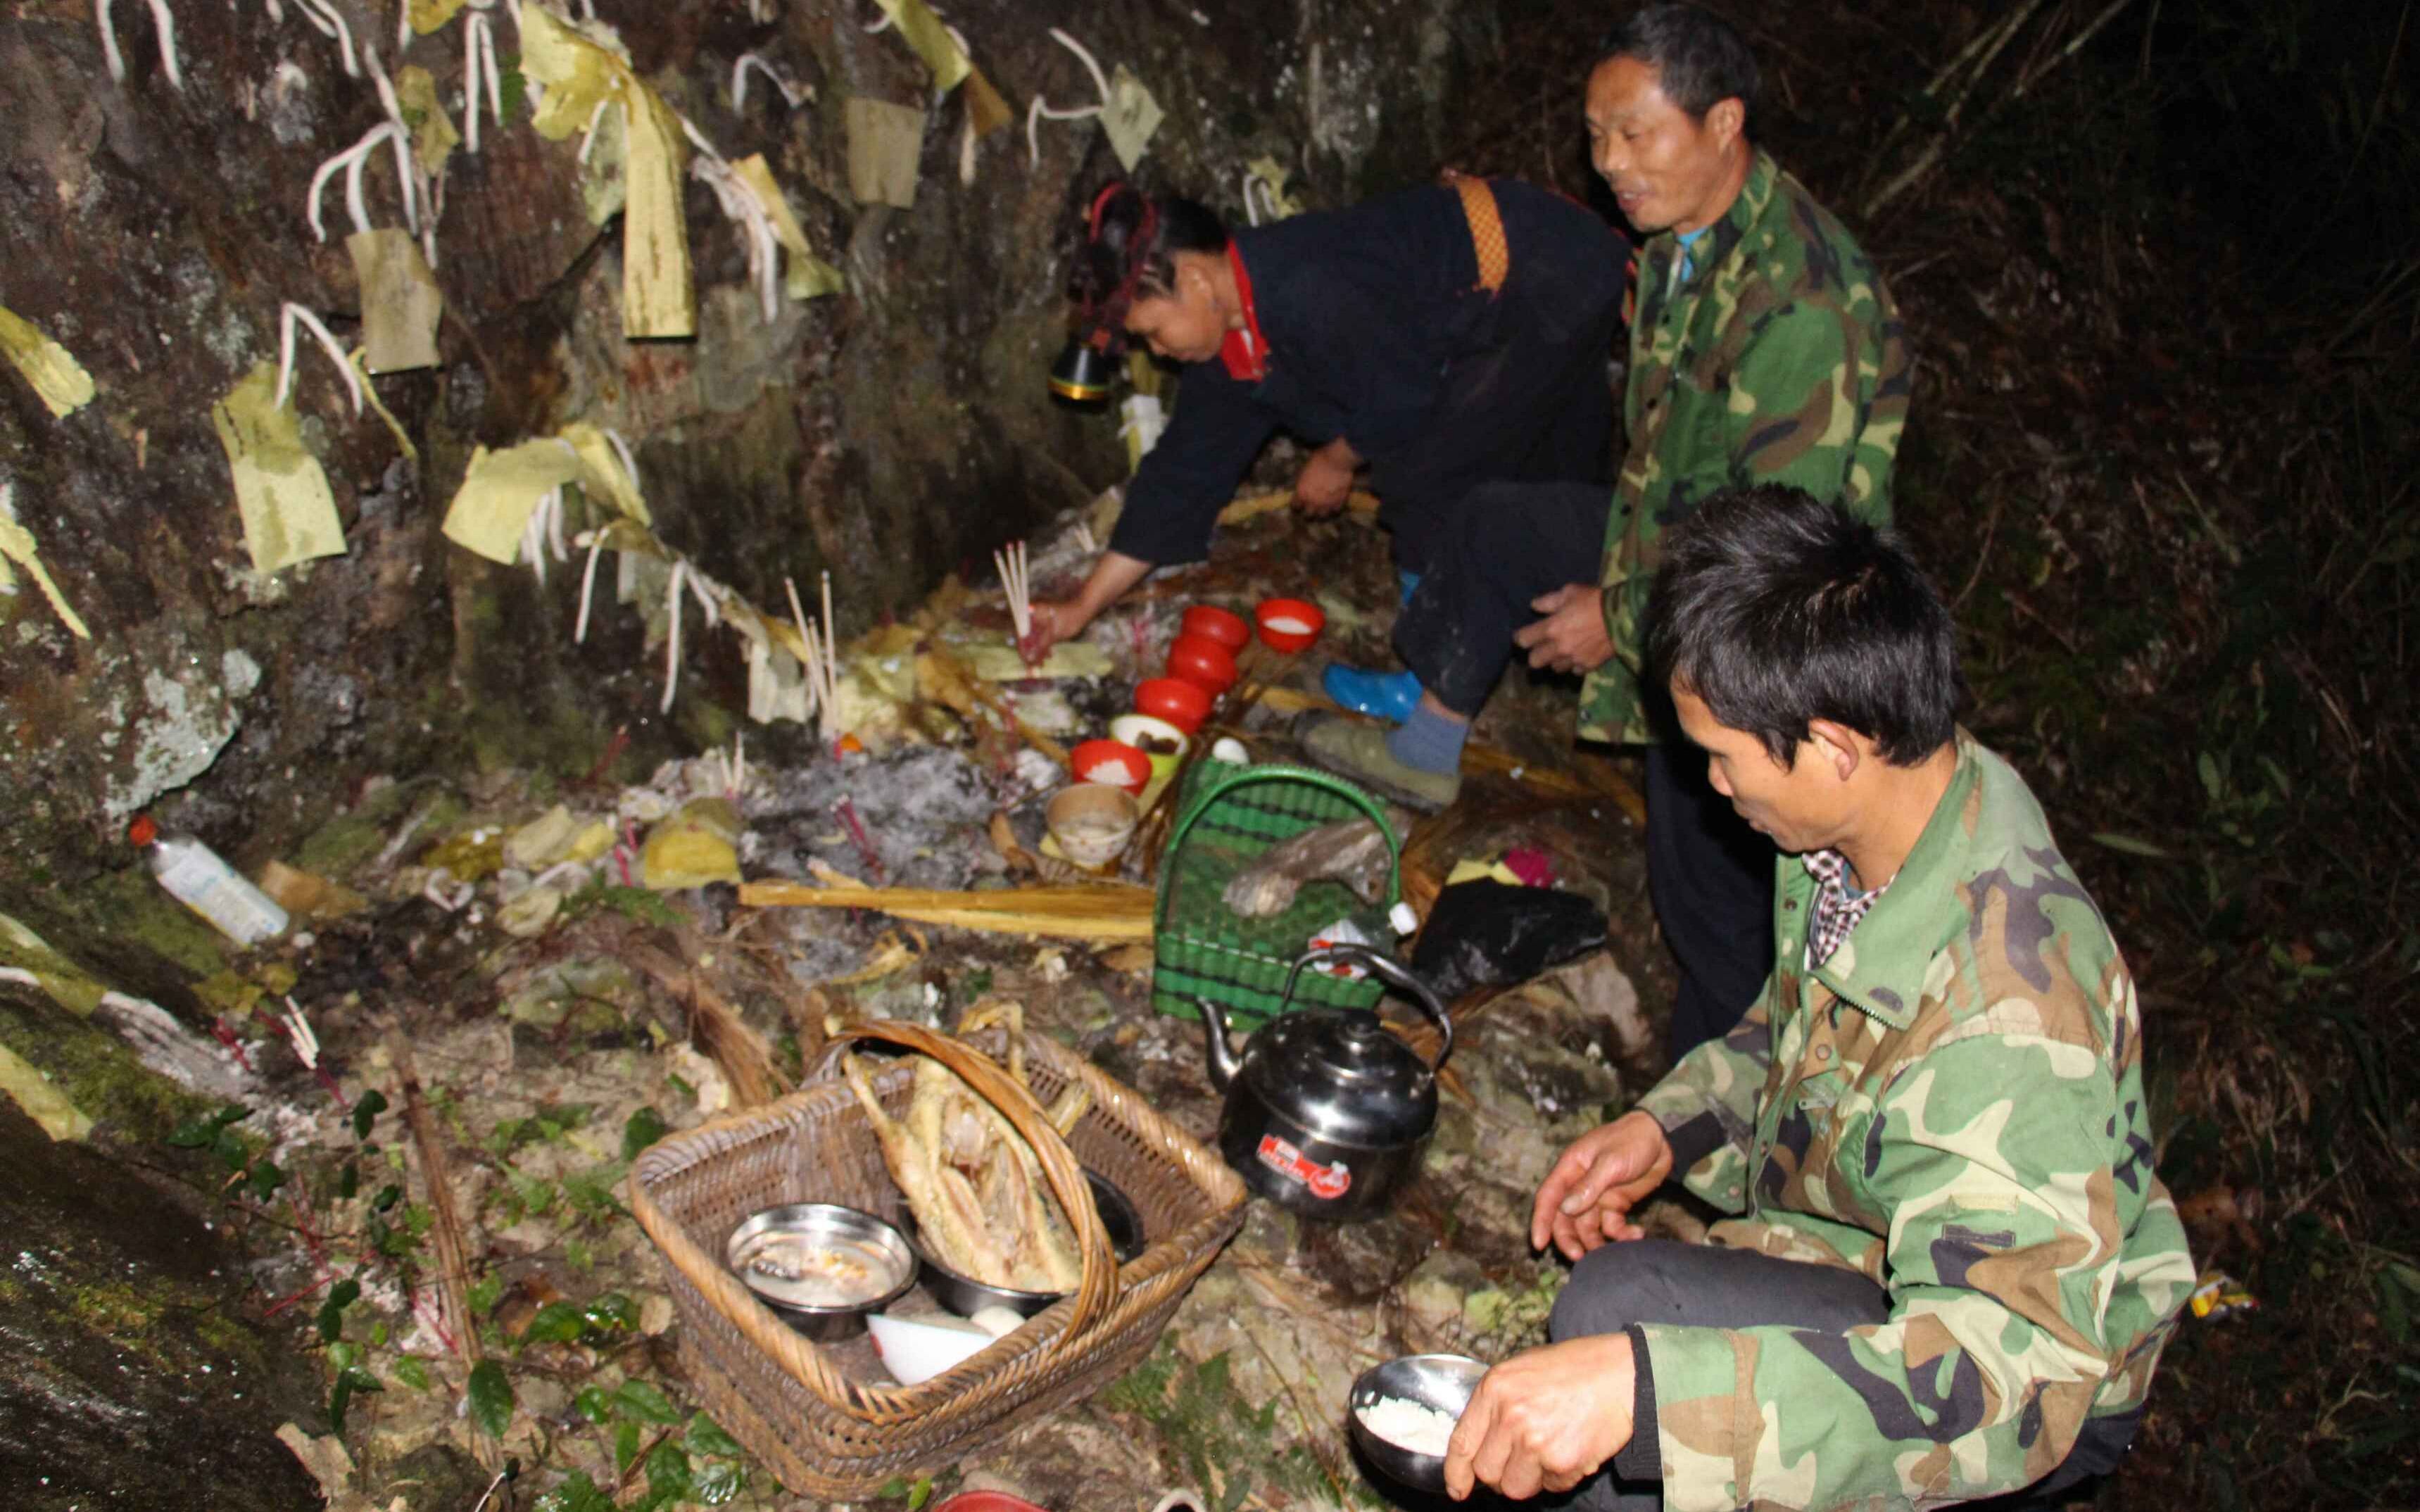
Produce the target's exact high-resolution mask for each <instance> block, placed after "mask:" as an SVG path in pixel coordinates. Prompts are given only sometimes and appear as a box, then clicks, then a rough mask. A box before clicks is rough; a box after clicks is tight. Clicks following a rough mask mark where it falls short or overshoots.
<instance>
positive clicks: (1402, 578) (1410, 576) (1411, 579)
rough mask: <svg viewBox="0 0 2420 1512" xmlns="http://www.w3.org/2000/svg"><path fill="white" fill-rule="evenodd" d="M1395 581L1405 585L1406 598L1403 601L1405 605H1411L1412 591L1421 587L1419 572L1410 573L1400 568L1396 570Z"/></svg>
mask: <svg viewBox="0 0 2420 1512" xmlns="http://www.w3.org/2000/svg"><path fill="white" fill-rule="evenodd" d="M1395 581H1396V582H1397V583H1399V584H1401V585H1403V589H1404V597H1403V599H1402V600H1401V601H1402V602H1404V603H1410V602H1411V601H1412V590H1413V589H1414V588H1417V587H1419V585H1420V575H1419V573H1418V572H1413V571H1408V570H1406V569H1403V568H1400V567H1399V568H1397V569H1395Z"/></svg>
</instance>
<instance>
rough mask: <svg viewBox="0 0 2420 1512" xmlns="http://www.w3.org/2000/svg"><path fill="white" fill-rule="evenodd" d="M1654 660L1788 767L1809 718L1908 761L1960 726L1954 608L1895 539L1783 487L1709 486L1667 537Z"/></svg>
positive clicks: (1651, 669) (1664, 675) (1666, 677)
mask: <svg viewBox="0 0 2420 1512" xmlns="http://www.w3.org/2000/svg"><path fill="white" fill-rule="evenodd" d="M1647 669H1648V675H1649V677H1650V678H1652V687H1654V688H1656V689H1659V690H1660V689H1663V688H1667V687H1671V686H1674V685H1677V686H1679V687H1681V688H1684V689H1686V690H1687V691H1688V692H1690V693H1692V694H1696V695H1697V696H1698V697H1699V698H1702V699H1704V700H1705V703H1706V707H1707V709H1710V710H1712V711H1713V713H1714V718H1715V719H1716V720H1717V721H1719V722H1720V723H1722V724H1724V725H1728V726H1730V728H1732V729H1735V730H1744V731H1745V732H1746V733H1748V734H1750V735H1753V736H1755V737H1756V738H1757V739H1758V740H1761V741H1762V742H1763V743H1764V748H1765V749H1766V750H1767V751H1769V752H1771V753H1772V754H1773V758H1774V759H1775V760H1776V761H1778V762H1780V763H1781V764H1782V765H1783V766H1785V767H1786V766H1789V765H1790V764H1791V762H1792V757H1793V756H1795V755H1796V753H1797V750H1798V746H1799V743H1800V742H1801V741H1803V740H1806V739H1807V725H1808V724H1809V722H1810V721H1813V720H1818V719H1825V720H1832V721H1835V722H1837V723H1838V724H1841V725H1847V726H1848V727H1849V728H1851V729H1853V730H1855V731H1857V732H1858V733H1860V734H1862V735H1865V736H1867V737H1868V738H1869V739H1870V740H1873V742H1874V743H1875V745H1876V746H1877V747H1879V748H1880V750H1881V752H1882V755H1883V758H1884V759H1885V760H1886V761H1889V762H1890V763H1892V764H1893V765H1895V766H1902V767H1912V766H1915V765H1916V763H1918V762H1920V761H1922V760H1923V759H1924V758H1925V757H1927V756H1931V754H1932V753H1933V752H1935V751H1938V750H1939V749H1941V747H1943V746H1944V745H1946V744H1947V743H1948V742H1949V740H1951V738H1952V737H1953V736H1954V734H1955V733H1956V729H1957V714H1958V706H1959V702H1960V699H1961V696H1962V693H1963V686H1962V682H1961V680H1960V678H1959V675H1958V644H1957V632H1956V630H1955V627H1954V626H1953V625H1952V624H1951V623H1950V618H1949V610H1948V607H1947V605H1946V604H1944V603H1943V602H1942V601H1941V595H1940V593H1939V592H1938V591H1937V590H1935V589H1934V587H1933V585H1932V583H1931V579H1929V578H1927V577H1926V576H1925V575H1924V571H1923V569H1920V568H1918V567H1917V566H1916V561H1915V559H1914V558H1913V557H1911V556H1909V555H1908V553H1907V550H1906V548H1905V547H1904V546H1902V545H1900V541H1899V538H1897V537H1896V536H1894V535H1892V534H1890V533H1889V532H1887V531H1883V530H1877V529H1876V528H1874V527H1873V526H1871V525H1869V524H1867V523H1865V522H1862V521H1860V520H1857V519H1855V518H1854V517H1852V516H1851V515H1850V514H1849V512H1848V511H1847V510H1845V509H1843V508H1842V507H1840V506H1838V505H1837V504H1825V503H1822V502H1820V501H1818V500H1817V499H1816V498H1815V497H1814V496H1813V495H1812V494H1809V493H1807V491H1805V490H1803V489H1794V488H1790V487H1787V486H1785V485H1782V484H1776V483H1761V484H1757V485H1755V486H1754V487H1750V488H1731V489H1725V490H1723V491H1720V492H1718V493H1714V494H1713V495H1710V496H1709V497H1708V498H1707V499H1706V500H1705V501H1704V502H1703V503H1701V504H1699V506H1698V507H1697V509H1696V510H1695V511H1694V512H1693V513H1692V514H1690V515H1689V517H1688V518H1687V519H1685V520H1683V521H1682V522H1680V523H1679V524H1676V525H1674V526H1673V527H1672V528H1671V529H1670V531H1668V533H1667V534H1666V536H1665V538H1664V561H1663V565H1662V566H1661V567H1659V568H1658V569H1656V572H1655V588H1654V596H1653V598H1652V600H1651V602H1650V607H1649V611H1648V630H1647Z"/></svg>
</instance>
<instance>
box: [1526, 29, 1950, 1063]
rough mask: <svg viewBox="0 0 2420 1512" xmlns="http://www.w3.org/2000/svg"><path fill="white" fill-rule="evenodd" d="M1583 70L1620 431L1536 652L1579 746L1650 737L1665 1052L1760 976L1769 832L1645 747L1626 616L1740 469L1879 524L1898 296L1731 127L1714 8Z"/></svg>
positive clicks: (1900, 397) (1904, 397) (1743, 105)
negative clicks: (1610, 479)
mask: <svg viewBox="0 0 2420 1512" xmlns="http://www.w3.org/2000/svg"><path fill="white" fill-rule="evenodd" d="M1756 78H1757V72H1756V61H1755V58H1754V56H1753V55H1751V54H1750V53H1749V51H1748V49H1747V46H1746V44H1745V42H1744V41H1742V40H1741V39H1740V38H1739V35H1738V34H1737V33H1736V32H1734V31H1733V30H1732V29H1731V27H1730V25H1729V23H1725V22H1723V21H1722V20H1720V19H1719V18H1716V17H1714V16H1713V15H1711V14H1709V13H1707V12H1705V11H1703V10H1700V9H1699V8H1696V7H1694V6H1685V5H1659V6H1651V7H1648V8H1644V9H1642V10H1641V11H1639V12H1638V13H1637V15H1635V16H1633V17H1632V18H1631V19H1630V20H1629V21H1628V22H1627V23H1624V24H1623V25H1622V26H1621V27H1620V28H1618V29H1617V30H1616V31H1615V33H1614V34H1613V36H1612V37H1611V38H1609V39H1607V41H1606V57H1605V58H1604V60H1603V61H1601V62H1600V63H1599V64H1598V65H1597V67H1596V70H1595V71H1594V72H1593V73H1592V74H1591V75H1590V80H1589V92H1588V125H1589V138H1590V156H1591V159H1592V161H1593V162H1594V163H1595V164H1596V168H1597V171H1598V173H1599V174H1600V175H1602V176H1603V177H1604V179H1605V180H1606V184H1607V185H1609V186H1610V187H1611V188H1612V190H1613V192H1614V196H1615V198H1616V200H1617V201H1619V203H1620V204H1621V210H1622V213H1623V214H1624V215H1625V216H1627V217H1628V218H1629V219H1630V221H1631V223H1632V224H1633V225H1634V226H1637V227H1638V228H1639V229H1640V230H1642V231H1652V232H1653V233H1654V235H1653V236H1652V238H1650V239H1649V240H1648V242H1646V244H1645V245H1644V246H1643V247H1641V248H1640V250H1639V254H1638V279H1637V289H1636V302H1637V307H1636V309H1635V311H1634V313H1633V319H1632V321H1631V328H1630V370H1629V375H1628V379H1627V385H1628V386H1627V388H1626V390H1625V394H1624V398H1623V413H1624V417H1625V422H1626V433H1627V436H1628V452H1627V455H1626V456H1625V458H1624V460H1623V461H1622V463H1621V469H1620V473H1619V475H1618V480H1617V482H1616V486H1615V491H1614V499H1613V507H1612V511H1611V514H1610V517H1609V518H1608V519H1607V520H1606V526H1605V533H1604V559H1603V567H1602V571H1601V582H1598V583H1574V584H1570V585H1567V586H1564V587H1560V588H1557V589H1554V590H1553V591H1550V592H1547V593H1545V594H1544V596H1543V597H1540V598H1539V599H1538V600H1536V601H1535V603H1534V605H1533V607H1534V608H1536V609H1538V610H1540V611H1542V612H1544V616H1545V617H1544V618H1543V619H1540V620H1538V621H1537V622H1535V623H1534V624H1532V625H1529V626H1528V627H1527V628H1525V629H1523V630H1522V631H1519V632H1518V634H1517V635H1516V637H1515V639H1516V640H1517V641H1518V642H1519V644H1520V645H1522V646H1523V647H1527V648H1528V652H1529V661H1530V664H1531V665H1533V666H1543V667H1554V668H1556V669H1559V670H1563V671H1575V672H1582V673H1586V674H1587V681H1586V683H1585V685H1584V686H1583V687H1582V689H1581V693H1580V712H1579V733H1580V735H1581V736H1582V737H1583V738H1586V739H1592V740H1617V741H1625V742H1639V741H1647V742H1651V743H1650V744H1649V749H1648V758H1647V851H1648V874H1649V882H1650V885H1651V887H1652V893H1653V897H1654V902H1655V911H1656V917H1657V920H1658V922H1659V923H1660V924H1661V925H1662V926H1663V929H1664V933H1665V936H1666V939H1667V941H1668V943H1669V944H1670V946H1671V949H1672V953H1673V957H1674V959H1675V961H1676V963H1677V964H1678V965H1679V966H1680V969H1681V984H1680V991H1679V993H1678V997H1677V1001H1676V1003H1675V1005H1674V1011H1673V1021H1672V1033H1671V1040H1670V1043H1671V1049H1672V1053H1673V1055H1674V1057H1675V1058H1676V1059H1677V1058H1678V1057H1679V1056H1680V1055H1681V1054H1683V1052H1686V1051H1687V1050H1688V1049H1689V1047H1690V1046H1692V1045H1695V1044H1697V1043H1699V1041H1701V1040H1704V1039H1708V1038H1712V1037H1715V1036H1717V1035H1719V1034H1721V1033H1722V1032H1723V1031H1724V1030H1726V1029H1728V1028H1729V1027H1730V1025H1731V1024H1732V1023H1734V1022H1736V1021H1738V1018H1739V1015H1740V1014H1741V1012H1742V1011H1744V1010H1745V1008H1746V1006H1747V1004H1748V1002H1749V1000H1750V999H1751V998H1752V997H1754V995H1755V993H1756V989H1757V986H1758V983H1759V981H1760V980H1761V975H1760V972H1761V966H1760V964H1759V963H1760V962H1761V960H1762V959H1763V954H1764V940H1763V922H1764V917H1765V914H1766V912H1768V911H1769V910H1770V908H1771V906H1772V896H1771V894H1770V892H1769V891H1768V890H1767V886H1766V874H1767V872H1769V871H1770V869H1771V863H1772V853H1771V850H1770V848H1769V847H1767V846H1764V845H1763V844H1761V842H1758V841H1756V840H1755V839H1754V837H1753V836H1749V835H1745V834H1742V833H1741V831H1740V829H1739V826H1738V824H1737V822H1736V820H1734V819H1733V818H1731V816H1730V812H1729V810H1728V809H1727V808H1726V807H1725V806H1724V805H1723V804H1722V803H1720V802H1719V801H1717V800H1716V799H1714V796H1713V795H1712V794H1711V793H1709V792H1708V791H1707V790H1706V787H1705V785H1704V783H1703V782H1702V781H1699V780H1698V778H1697V775H1696V773H1695V770H1694V767H1693V765H1692V764H1691V763H1690V762H1689V761H1687V760H1686V759H1685V758H1683V759H1678V760H1676V759H1675V758H1674V756H1673V755H1672V754H1671V753H1670V752H1668V751H1665V750H1662V749H1659V747H1658V745H1657V744H1655V743H1653V742H1654V741H1655V740H1656V737H1657V735H1658V734H1659V733H1665V734H1668V733H1669V732H1668V731H1665V732H1658V731H1657V730H1656V729H1655V728H1654V724H1655V721H1654V719H1653V718H1652V713H1653V710H1652V708H1651V704H1650V701H1649V700H1648V699H1647V698H1645V697H1643V696H1642V692H1641V687H1640V683H1639V678H1638V668H1639V653H1640V635H1639V629H1640V620H1641V616H1642V615H1643V613H1644V611H1645V608H1646V603H1647V589H1648V584H1649V581H1650V579H1651V578H1652V574H1653V572H1654V570H1655V563H1656V558H1657V555H1658V553H1659V549H1660V545H1659V543H1660V540H1661V538H1662V536H1663V534H1664V532H1665V531H1666V530H1668V528H1670V527H1671V526H1673V525H1674V524H1677V523H1678V522H1681V521H1683V520H1685V519H1687V518H1688V516H1689V512H1690V511H1691V510H1692V509H1693V508H1695V507H1697V505H1698V503H1699V500H1701V499H1703V498H1705V497H1706V496H1707V495H1708V494H1710V493H1712V492H1713V491H1715V490H1716V489H1720V488H1724V487H1726V486H1729V485H1731V484H1737V483H1759V482H1770V483H1788V484H1792V485H1795V486H1797V487H1799V488H1803V489H1805V490H1806V491H1808V492H1809V493H1812V494H1814V495H1815V496H1816V497H1817V498H1821V499H1838V500H1841V501H1843V502H1844V503H1846V504H1847V505H1848V506H1849V507H1850V508H1851V509H1852V510H1854V512H1855V513H1856V514H1857V515H1858V516H1859V517H1860V518H1863V519H1867V520H1871V521H1874V522H1888V520H1889V518H1890V501H1891V467H1892V462H1893V460H1894V459H1895V458H1896V456H1897V454H1898V451H1899V441H1900V430H1901V429H1902V428H1903V426H1904V425H1905V423H1906V418H1907V406H1908V397H1909V391H1910V387H1911V371H1910V362H1909V356H1908V351H1907V347H1906V344H1905V342H1904V340H1903V338H1902V335H1901V332H1900V318H1899V312H1898V309H1897V308H1896V307H1895V306H1894V305H1893V304H1892V303H1891V298H1890V294H1889V291H1888V290H1887V289H1885V288H1884V287H1883V282H1882V278H1881V276H1880V275H1879V274H1878V273H1876V272H1875V271H1874V266H1873V264H1872V262H1871V261H1869V259H1868V258H1867V257H1866V255H1865V253H1864V251H1863V250H1862V249H1860V248H1859V247H1858V245H1857V243H1856V241H1855V239H1854V238H1853V237H1852V236H1850V234H1849V232H1848V231H1847V229H1846V228H1844V227H1843V226H1841V225H1840V223H1839V221H1838V219H1836V218H1835V217H1834V216H1833V215H1832V213H1831V212H1830V211H1829V210H1825V209H1824V208H1823V206H1821V205H1819V204H1817V203H1816V202H1815V200H1814V198H1813V197H1812V196H1811V195H1808V194H1807V191H1806V189H1805V188H1804V187H1803V186H1802V185H1800V184H1799V182H1798V181H1797V180H1796V179H1792V177H1791V176H1790V175H1788V174H1786V173H1784V172H1782V171H1781V169H1780V168H1779V167H1777V166H1776V164H1775V163H1774V161H1773V159H1772V158H1771V157H1770V156H1769V155H1767V154H1766V153H1765V152H1764V151H1763V150H1762V149H1761V148H1757V147H1756V146H1754V145H1753V144H1752V143H1751V142H1749V140H1748V139H1747V136H1746V134H1745V123H1746V111H1747V102H1748V100H1749V98H1750V97H1751V96H1752V95H1753V94H1754V92H1755V88H1756Z"/></svg>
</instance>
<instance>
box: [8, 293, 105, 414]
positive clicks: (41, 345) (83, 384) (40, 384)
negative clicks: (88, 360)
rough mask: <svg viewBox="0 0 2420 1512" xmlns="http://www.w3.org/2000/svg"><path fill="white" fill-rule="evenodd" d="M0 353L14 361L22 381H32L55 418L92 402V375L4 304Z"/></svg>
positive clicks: (28, 321)
mask: <svg viewBox="0 0 2420 1512" xmlns="http://www.w3.org/2000/svg"><path fill="white" fill-rule="evenodd" d="M0 353H5V354H6V355H7V356H8V360H9V361H10V362H12V363H14V364H16V366H17V371H19V372H21V373H23V374H24V375H25V382H28V383H31V384H33V385H34V392H35V393H36V394H38V395H39V396H41V400H42V402H43V403H44V404H47V405H49V406H50V407H51V414H52V416H53V417H54V418H55V419H61V420H64V419H66V418H67V417H68V416H69V415H70V414H73V413H75V412H76V411H78V410H80V409H82V408H84V407H85V405H87V404H89V403H91V402H92V395H93V386H92V375H91V374H90V373H87V372H85V370H84V365H83V364H82V363H79V362H77V361H76V360H75V357H74V356H73V355H72V354H71V353H70V352H69V351H68V349H67V348H65V347H62V346H60V345H59V344H58V343H57V342H55V341H53V340H52V339H51V338H50V337H49V336H46V335H43V334H42V332H41V328H40V327H39V326H37V325H36V324H34V322H33V321H31V320H26V319H25V318H24V317H23V316H22V315H19V314H17V313H16V312H15V311H13V310H11V309H9V308H8V306H6V305H0Z"/></svg>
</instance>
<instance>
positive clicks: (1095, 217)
mask: <svg viewBox="0 0 2420 1512" xmlns="http://www.w3.org/2000/svg"><path fill="white" fill-rule="evenodd" d="M1128 187H1130V186H1129V185H1128V184H1127V183H1126V181H1125V179H1110V180H1109V182H1108V183H1105V184H1103V185H1102V186H1101V192H1100V193H1099V194H1097V195H1094V196H1093V209H1092V213H1091V215H1090V216H1089V217H1088V218H1087V221H1088V224H1087V229H1086V231H1085V240H1086V241H1087V242H1098V241H1100V239H1101V215H1102V212H1104V211H1105V210H1108V209H1109V201H1110V199H1111V198H1113V197H1115V195H1117V192H1118V191H1119V190H1121V189H1125V188H1128ZM1140 198H1141V200H1142V219H1141V220H1140V222H1139V223H1137V225H1136V226H1135V228H1134V232H1133V234H1132V235H1130V236H1128V237H1127V238H1126V245H1125V276H1124V277H1122V278H1120V279H1119V280H1118V287H1117V288H1114V289H1111V290H1110V291H1109V297H1108V298H1106V299H1104V300H1103V301H1101V303H1100V304H1099V305H1098V306H1097V309H1095V308H1093V307H1088V308H1087V309H1086V310H1085V314H1086V316H1087V317H1088V318H1091V317H1094V316H1095V315H1096V314H1097V317H1098V319H1099V320H1101V321H1102V322H1103V323H1105V324H1108V325H1110V326H1112V327H1114V326H1116V325H1117V324H1118V323H1119V322H1120V321H1121V320H1123V319H1124V317H1125V307H1126V306H1127V305H1128V304H1131V303H1133V300H1134V294H1135V286H1136V285H1137V284H1138V283H1140V281H1141V279H1142V271H1143V264H1144V263H1145V262H1146V261H1147V260H1148V259H1149V257H1150V252H1149V250H1148V249H1149V248H1150V246H1151V241H1152V238H1153V237H1154V236H1155V235H1156V234H1157V233H1158V230H1159V206H1158V205H1157V204H1156V202H1154V200H1153V199H1152V197H1151V196H1150V195H1140ZM1138 249H1141V250H1140V252H1139V251H1138ZM1087 303H1088V306H1089V302H1087ZM1112 339H1114V336H1113V337H1112Z"/></svg>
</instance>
